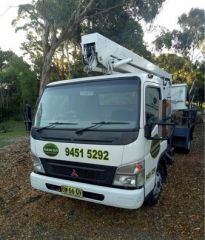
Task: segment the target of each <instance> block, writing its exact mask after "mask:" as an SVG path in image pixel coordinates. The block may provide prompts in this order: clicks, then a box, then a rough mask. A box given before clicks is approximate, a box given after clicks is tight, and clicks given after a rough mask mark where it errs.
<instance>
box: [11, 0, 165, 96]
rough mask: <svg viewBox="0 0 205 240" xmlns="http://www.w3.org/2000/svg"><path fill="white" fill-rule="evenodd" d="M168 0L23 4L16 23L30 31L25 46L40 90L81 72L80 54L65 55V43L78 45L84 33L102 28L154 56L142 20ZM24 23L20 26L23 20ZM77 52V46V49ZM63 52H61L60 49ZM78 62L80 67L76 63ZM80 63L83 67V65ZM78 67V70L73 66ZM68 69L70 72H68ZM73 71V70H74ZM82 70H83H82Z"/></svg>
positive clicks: (38, 1) (59, 0) (71, 0)
mask: <svg viewBox="0 0 205 240" xmlns="http://www.w3.org/2000/svg"><path fill="white" fill-rule="evenodd" d="M164 1H165V0H155V1H153V0H145V1H143V0H104V1H101V0H36V1H33V3H32V4H24V5H20V6H19V12H18V17H17V19H16V20H14V21H13V24H16V26H17V24H18V26H17V28H16V29H17V30H19V29H23V30H26V31H27V39H28V42H27V43H24V44H23V49H24V50H25V52H26V53H28V54H29V55H30V58H31V61H32V63H33V64H34V65H35V67H34V69H37V70H38V72H39V74H40V75H41V83H40V93H41V92H42V88H44V87H45V84H46V83H48V82H49V81H53V80H54V78H55V77H56V78H57V79H59V77H60V78H61V76H63V77H64V76H65V75H67V76H76V75H79V70H80V69H82V66H81V67H80V66H79V61H78V59H79V57H78V56H77V57H75V53H74V54H72V53H71V51H70V52H69V53H70V54H71V55H73V58H72V57H71V58H70V57H69V58H68V56H67V59H66V61H67V63H68V64H67V66H69V67H67V68H66V67H65V62H66V61H62V60H61V59H60V58H61V57H62V53H63V51H64V50H62V44H64V43H65V42H67V43H68V46H70V47H71V48H72V47H73V45H74V46H75V48H76V47H77V49H78V54H77V55H79V42H80V36H81V35H82V34H83V33H88V32H94V31H98V32H99V33H101V34H104V35H105V36H107V37H109V38H111V39H113V40H114V41H116V42H118V43H120V44H122V45H124V46H126V47H128V48H129V49H131V50H134V51H135V52H137V53H139V54H140V55H143V56H144V57H146V58H150V56H151V54H150V52H148V51H147V50H146V47H145V45H144V43H143V30H142V27H141V25H140V22H139V21H140V20H144V21H145V22H150V21H152V20H153V19H154V18H155V16H156V15H157V13H158V12H159V10H160V8H161V5H162V3H163V2H164ZM22 20H24V21H25V22H24V24H23V25H21V26H19V22H22ZM74 51H75V52H76V50H74ZM57 52H58V53H59V52H60V57H59V54H56V53H57ZM75 64H76V66H77V67H74V68H73V66H74V65H75ZM71 66H72V68H71ZM79 67H80V68H79ZM72 69H76V71H77V72H76V73H77V74H75V72H74V71H73V70H72ZM66 71H67V73H66ZM71 72H72V73H71ZM80 72H81V70H80Z"/></svg>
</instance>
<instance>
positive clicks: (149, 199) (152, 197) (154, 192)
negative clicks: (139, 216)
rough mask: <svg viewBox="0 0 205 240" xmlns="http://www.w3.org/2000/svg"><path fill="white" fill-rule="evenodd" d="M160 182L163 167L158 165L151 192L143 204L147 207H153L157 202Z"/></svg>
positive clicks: (160, 188) (160, 186)
mask: <svg viewBox="0 0 205 240" xmlns="http://www.w3.org/2000/svg"><path fill="white" fill-rule="evenodd" d="M162 182H163V166H162V165H161V164H160V165H159V166H158V169H157V172H156V177H155V186H154V188H153V190H152V192H151V193H150V194H149V195H148V197H147V199H146V200H145V202H146V203H147V204H148V205H150V206H153V205H155V204H156V203H157V202H158V200H159V197H160V193H161V190H162Z"/></svg>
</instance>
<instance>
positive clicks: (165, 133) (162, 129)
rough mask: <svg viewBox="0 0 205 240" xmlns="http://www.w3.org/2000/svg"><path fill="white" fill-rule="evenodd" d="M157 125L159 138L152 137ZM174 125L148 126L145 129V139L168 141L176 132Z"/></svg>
mask: <svg viewBox="0 0 205 240" xmlns="http://www.w3.org/2000/svg"><path fill="white" fill-rule="evenodd" d="M155 125H158V134H157V136H156V135H155V136H152V130H153V127H154V126H155ZM174 126H175V124H174V123H166V122H158V123H151V124H147V125H145V127H144V131H145V137H146V138H147V139H148V140H168V139H169V138H170V137H171V135H172V133H173V130H174Z"/></svg>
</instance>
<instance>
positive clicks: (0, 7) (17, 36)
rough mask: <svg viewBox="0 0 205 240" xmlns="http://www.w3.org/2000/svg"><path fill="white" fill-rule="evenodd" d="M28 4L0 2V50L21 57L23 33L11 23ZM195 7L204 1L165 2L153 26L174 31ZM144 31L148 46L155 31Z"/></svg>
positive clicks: (18, 0)
mask: <svg viewBox="0 0 205 240" xmlns="http://www.w3.org/2000/svg"><path fill="white" fill-rule="evenodd" d="M28 2H31V0H0V29H1V35H0V48H1V49H2V50H4V51H5V50H8V49H11V50H13V51H14V52H16V53H17V54H18V55H22V51H21V50H20V46H21V43H22V42H24V40H25V33H24V32H23V31H18V32H17V33H15V29H14V28H13V27H12V26H11V21H12V20H13V19H14V18H15V17H16V16H17V9H18V8H17V6H18V5H19V4H25V3H28ZM196 7H197V8H202V9H205V0H166V2H165V3H164V4H163V7H162V9H161V11H160V13H159V15H158V16H157V17H156V19H155V20H154V22H153V25H154V26H164V27H166V28H168V29H170V30H173V29H176V28H177V19H178V17H179V16H180V15H181V14H182V13H188V12H189V11H190V10H191V8H196ZM144 30H145V35H144V40H145V42H146V43H147V45H148V46H149V45H150V44H151V42H152V41H153V40H154V39H155V36H156V35H157V31H156V30H155V31H152V32H150V31H148V27H144Z"/></svg>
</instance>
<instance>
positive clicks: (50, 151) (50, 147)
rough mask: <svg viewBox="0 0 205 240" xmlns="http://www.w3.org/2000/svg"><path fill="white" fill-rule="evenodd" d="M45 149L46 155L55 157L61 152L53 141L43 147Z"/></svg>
mask: <svg viewBox="0 0 205 240" xmlns="http://www.w3.org/2000/svg"><path fill="white" fill-rule="evenodd" d="M43 151H44V153H45V154H46V155H48V156H51V157H54V156H56V155H57V154H58V153H59V150H58V147H57V146H56V145H55V144H53V143H47V144H46V145H44V147H43Z"/></svg>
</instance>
